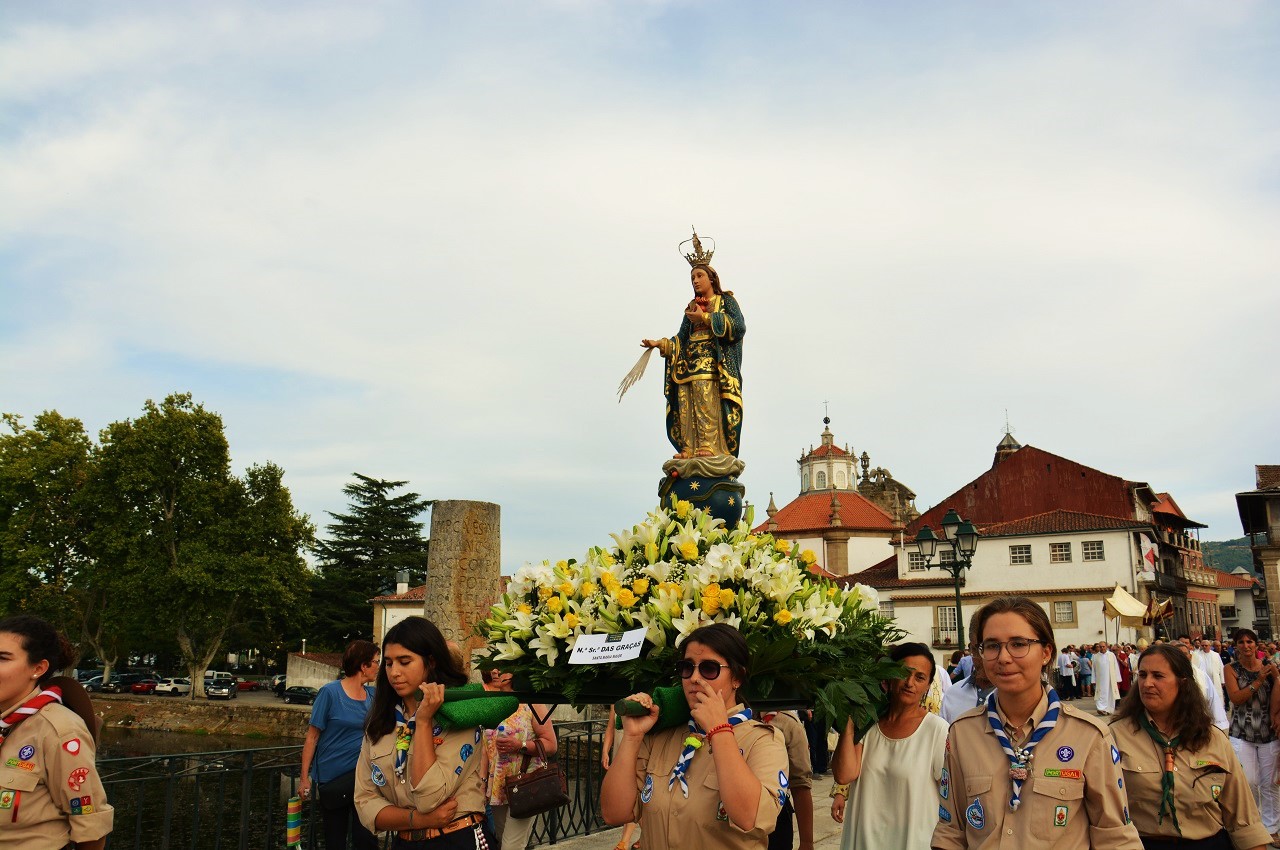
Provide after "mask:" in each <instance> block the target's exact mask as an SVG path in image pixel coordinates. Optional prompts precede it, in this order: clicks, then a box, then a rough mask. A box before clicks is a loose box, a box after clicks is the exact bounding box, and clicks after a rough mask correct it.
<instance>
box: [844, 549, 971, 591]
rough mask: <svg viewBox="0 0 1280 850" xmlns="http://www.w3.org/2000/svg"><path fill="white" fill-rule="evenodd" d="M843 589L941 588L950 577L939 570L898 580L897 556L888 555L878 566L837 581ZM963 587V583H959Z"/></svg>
mask: <svg viewBox="0 0 1280 850" xmlns="http://www.w3.org/2000/svg"><path fill="white" fill-rule="evenodd" d="M837 581H839V582H840V583H841V584H843V585H844V586H845V587H848V586H849V585H851V584H865V585H868V586H870V587H874V588H875V589H876V590H888V589H890V588H900V587H941V586H943V585H947V586H950V585H951V583H952V579H951V576H950V575H948V574H947V573H945V572H943V571H941V570H939V571H937V572H936V573H933V574H931V575H930V576H929V577H928V578H898V556H897V555H890V556H889V557H887V558H885V559H884V560H883V561H881V562H880V563H878V564H874V565H873V566H870V567H867V568H866V569H865V570H862V571H861V572H856V573H850V574H849V575H847V576H841V577H840V578H838V579H837ZM961 584H962V586H963V582H961Z"/></svg>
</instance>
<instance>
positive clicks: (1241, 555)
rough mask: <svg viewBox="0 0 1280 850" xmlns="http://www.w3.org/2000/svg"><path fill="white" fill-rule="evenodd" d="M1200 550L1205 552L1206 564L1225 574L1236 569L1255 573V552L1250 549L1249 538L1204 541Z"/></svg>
mask: <svg viewBox="0 0 1280 850" xmlns="http://www.w3.org/2000/svg"><path fill="white" fill-rule="evenodd" d="M1200 549H1201V551H1203V552H1204V560H1205V563H1206V564H1208V565H1209V566H1211V567H1214V568H1216V569H1219V570H1222V571H1223V572H1225V573H1229V572H1231V571H1232V570H1234V569H1235V568H1236V567H1244V568H1245V569H1246V570H1249V571H1251V572H1252V571H1253V552H1252V551H1251V550H1250V549H1249V538H1247V537H1240V538H1237V539H1236V540H1204V541H1201V543H1200Z"/></svg>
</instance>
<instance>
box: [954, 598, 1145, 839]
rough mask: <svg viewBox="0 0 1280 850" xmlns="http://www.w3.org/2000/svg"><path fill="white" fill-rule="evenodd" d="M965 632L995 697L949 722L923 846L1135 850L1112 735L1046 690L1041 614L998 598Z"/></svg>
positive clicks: (1047, 646) (1045, 621)
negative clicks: (929, 832) (932, 822)
mask: <svg viewBox="0 0 1280 850" xmlns="http://www.w3.org/2000/svg"><path fill="white" fill-rule="evenodd" d="M972 634H973V636H974V642H975V643H976V645H977V647H978V652H979V653H981V656H982V663H983V667H984V668H985V669H986V671H987V676H988V677H989V678H990V679H991V682H992V684H994V685H995V691H994V692H993V693H992V694H991V696H989V697H988V698H987V704H986V711H981V710H975V711H971V712H968V713H967V714H964V715H961V717H960V718H959V719H958V720H956V722H955V723H953V724H951V730H950V732H949V733H948V735H947V760H946V761H947V764H946V768H945V769H944V771H943V774H942V779H941V781H940V782H939V786H938V796H939V797H940V798H941V800H942V805H941V807H940V808H939V810H938V825H937V827H936V828H935V829H934V832H933V843H932V846H933V847H935V848H946V850H960V848H978V847H992V848H994V847H1035V848H1037V850H1049V848H1062V850H1066V848H1070V850H1083V848H1107V850H1138V848H1140V847H1141V846H1142V842H1141V841H1140V840H1139V838H1138V832H1137V830H1136V829H1134V827H1133V824H1132V823H1129V819H1128V816H1127V812H1126V811H1125V806H1126V801H1125V796H1124V789H1123V787H1122V783H1121V781H1120V779H1121V776H1120V766H1119V761H1120V751H1119V750H1117V749H1116V747H1115V744H1114V742H1113V740H1112V737H1111V732H1110V731H1109V730H1108V729H1107V727H1106V726H1104V725H1103V724H1102V722H1101V721H1099V720H1098V719H1097V718H1094V717H1091V716H1089V715H1086V714H1084V713H1082V712H1080V711H1078V710H1077V709H1075V708H1074V707H1073V706H1071V705H1070V704H1068V703H1063V702H1061V701H1060V700H1059V699H1058V694H1057V692H1056V691H1055V690H1054V689H1053V688H1050V687H1046V685H1045V675H1046V669H1047V668H1048V666H1049V665H1050V664H1051V663H1052V662H1053V660H1054V659H1055V658H1056V657H1057V648H1056V644H1055V641H1054V637H1053V626H1051V625H1050V624H1049V617H1048V615H1046V614H1045V612H1044V609H1043V608H1041V607H1040V606H1039V605H1037V604H1036V603H1035V602H1033V601H1032V600H1030V599H1028V598H1026V597H1025V596H1001V597H997V598H995V599H993V600H991V601H990V602H988V603H987V604H986V605H984V606H983V607H982V608H980V609H979V610H978V612H977V613H976V614H975V615H974V617H973V626H972Z"/></svg>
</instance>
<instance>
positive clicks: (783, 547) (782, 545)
mask: <svg viewBox="0 0 1280 850" xmlns="http://www.w3.org/2000/svg"><path fill="white" fill-rule="evenodd" d="M773 546H774V548H775V549H777V550H778V551H779V552H781V553H782V554H784V555H785V554H787V553H788V552H790V551H791V541H790V540H775V541H773Z"/></svg>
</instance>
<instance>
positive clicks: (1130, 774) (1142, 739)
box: [1111, 644, 1271, 850]
mask: <svg viewBox="0 0 1280 850" xmlns="http://www.w3.org/2000/svg"><path fill="white" fill-rule="evenodd" d="M1111 731H1112V732H1113V733H1114V734H1115V738H1116V746H1117V747H1119V748H1120V759H1121V760H1120V765H1121V767H1122V768H1123V769H1124V784H1125V791H1126V792H1127V793H1128V796H1129V814H1130V816H1131V817H1132V818H1133V823H1134V825H1135V826H1136V827H1137V828H1138V834H1139V835H1141V836H1142V844H1143V846H1144V847H1145V848H1146V850H1167V848H1169V849H1172V848H1176V850H1232V848H1239V850H1246V848H1258V849H1259V850H1261V848H1263V847H1266V846H1267V845H1268V844H1270V843H1271V836H1270V835H1269V834H1268V833H1267V830H1266V828H1265V827H1263V825H1262V816H1261V815H1260V814H1259V813H1258V806H1257V804H1256V803H1255V802H1254V799H1253V795H1252V794H1251V792H1250V790H1249V783H1248V781H1247V780H1246V779H1245V777H1244V771H1243V770H1242V769H1241V767H1240V761H1239V760H1238V759H1237V758H1236V755H1235V752H1234V751H1233V750H1232V748H1231V742H1230V741H1228V740H1227V736H1226V735H1224V734H1223V733H1222V730H1221V729H1218V728H1217V727H1215V726H1214V725H1213V723H1212V722H1211V720H1210V717H1209V706H1208V704H1207V703H1206V702H1205V699H1204V695H1203V693H1202V692H1201V690H1200V688H1199V686H1198V685H1197V684H1196V682H1195V678H1194V673H1193V672H1192V670H1191V661H1190V659H1189V658H1187V655H1186V653H1185V652H1183V650H1182V649H1181V648H1180V647H1179V646H1177V645H1176V644H1175V645H1169V644H1156V645H1155V646H1152V647H1149V648H1148V649H1147V650H1146V651H1145V652H1143V653H1142V655H1141V657H1139V659H1138V678H1137V684H1136V685H1135V686H1134V687H1133V688H1132V689H1131V690H1130V691H1129V694H1128V695H1127V696H1126V697H1125V698H1124V701H1123V702H1122V703H1121V704H1120V707H1119V708H1118V709H1117V711H1116V719H1115V720H1113V721H1112V722H1111Z"/></svg>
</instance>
